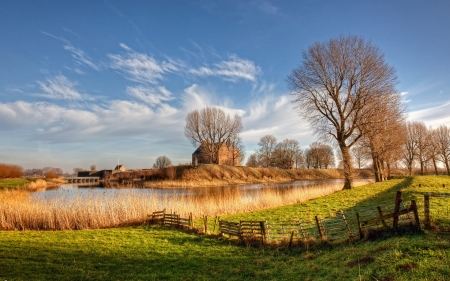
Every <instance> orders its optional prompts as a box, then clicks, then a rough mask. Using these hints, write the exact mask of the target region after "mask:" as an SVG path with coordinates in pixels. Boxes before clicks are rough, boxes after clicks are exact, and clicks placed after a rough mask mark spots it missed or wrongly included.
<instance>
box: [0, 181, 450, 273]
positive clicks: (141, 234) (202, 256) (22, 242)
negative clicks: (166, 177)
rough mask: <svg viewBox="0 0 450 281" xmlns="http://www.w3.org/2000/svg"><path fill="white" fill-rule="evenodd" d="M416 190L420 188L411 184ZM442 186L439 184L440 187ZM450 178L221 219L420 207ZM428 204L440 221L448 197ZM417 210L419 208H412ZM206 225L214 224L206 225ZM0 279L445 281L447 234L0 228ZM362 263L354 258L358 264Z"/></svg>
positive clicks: (381, 186)
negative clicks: (323, 239) (325, 238)
mask: <svg viewBox="0 0 450 281" xmlns="http://www.w3.org/2000/svg"><path fill="white" fill-rule="evenodd" d="M419 184H421V187H418V185H419ZM442 184H445V185H446V187H442ZM448 188H450V177H447V176H440V177H435V176H427V177H415V178H414V179H408V178H406V179H396V180H392V181H388V182H384V183H376V184H371V185H367V186H364V187H359V188H356V189H354V190H345V191H341V192H337V193H334V194H332V195H329V196H326V197H322V198H318V199H314V200H310V201H308V202H305V203H300V204H294V205H289V206H284V207H279V208H274V209H267V210H262V211H258V212H252V213H245V214H235V215H230V216H226V217H224V218H226V219H229V220H239V219H266V220H269V221H277V220H278V221H286V220H291V219H302V218H303V219H308V218H311V216H312V217H313V216H314V215H316V214H317V215H321V216H326V215H330V214H333V213H335V212H336V211H337V210H340V209H343V210H352V209H359V208H363V207H366V206H373V205H377V204H381V203H385V202H386V201H392V200H393V199H394V197H395V192H396V191H397V190H401V191H402V193H403V199H404V201H408V200H411V199H416V200H417V202H418V203H421V202H422V201H423V198H422V196H421V195H419V194H417V193H416V192H418V191H436V192H450V190H448ZM444 200H447V199H441V200H437V199H436V200H435V201H433V204H434V205H432V206H434V207H433V208H435V210H436V213H437V214H440V215H441V217H442V218H443V219H445V218H446V217H447V218H448V213H446V212H445V210H446V208H447V206H448V204H449V202H450V201H444ZM419 213H420V214H421V215H422V213H423V209H422V208H421V207H420V205H419ZM211 227H212V222H211V225H210V229H212V228H211ZM0 245H2V246H1V247H0V280H247V279H252V280H449V276H450V266H449V264H450V251H449V250H450V239H449V236H448V234H434V233H432V232H428V231H425V234H414V235H413V234H411V235H406V236H402V237H390V238H385V239H382V240H377V241H358V242H354V243H353V244H347V243H343V244H338V245H334V246H325V245H323V246H322V245H319V246H315V247H313V248H305V247H303V248H297V249H291V250H289V249H286V248H283V247H279V248H253V247H246V246H242V245H236V244H235V243H234V242H233V241H230V240H227V239H221V238H214V237H211V236H205V235H201V234H194V233H188V232H183V231H180V230H175V229H170V228H165V227H158V226H136V227H126V228H115V229H101V230H83V231H48V232H47V231H22V232H20V231H10V232H7V231H0ZM358 261H359V262H358Z"/></svg>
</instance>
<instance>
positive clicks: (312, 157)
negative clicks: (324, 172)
mask: <svg viewBox="0 0 450 281" xmlns="http://www.w3.org/2000/svg"><path fill="white" fill-rule="evenodd" d="M305 157H306V159H307V160H306V161H307V166H308V168H309V167H312V168H314V169H328V168H329V167H334V166H335V159H334V152H333V148H332V147H331V146H329V145H326V144H323V143H320V142H313V143H312V144H310V145H309V149H307V150H306V152H305Z"/></svg>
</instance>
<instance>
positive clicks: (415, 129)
mask: <svg viewBox="0 0 450 281" xmlns="http://www.w3.org/2000/svg"><path fill="white" fill-rule="evenodd" d="M411 125H412V133H413V139H414V142H415V146H416V148H417V149H416V156H417V160H418V161H419V164H420V174H421V175H424V174H425V169H426V166H427V165H428V159H427V154H426V151H427V150H428V146H429V142H428V129H427V126H425V124H424V123H423V122H412V123H411Z"/></svg>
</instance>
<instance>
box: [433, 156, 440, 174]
mask: <svg viewBox="0 0 450 281" xmlns="http://www.w3.org/2000/svg"><path fill="white" fill-rule="evenodd" d="M433 166H434V173H435V175H436V176H437V175H439V173H438V168H437V163H436V158H435V157H434V156H433Z"/></svg>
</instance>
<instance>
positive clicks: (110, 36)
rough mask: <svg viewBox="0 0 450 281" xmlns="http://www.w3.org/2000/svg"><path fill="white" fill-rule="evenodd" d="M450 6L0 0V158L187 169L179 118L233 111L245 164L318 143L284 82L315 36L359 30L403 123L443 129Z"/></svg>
mask: <svg viewBox="0 0 450 281" xmlns="http://www.w3.org/2000/svg"><path fill="white" fill-rule="evenodd" d="M449 12H450V2H447V1H410V0H408V1H406V0H405V1H401V0H400V1H331V0H330V1H262V0H261V1H256V0H255V1H20V0H18V1H0V162H3V163H14V164H19V165H22V166H23V167H24V168H42V167H44V166H54V167H61V168H62V169H63V170H64V171H66V172H72V169H73V168H75V167H82V168H85V169H88V168H89V166H90V165H92V164H95V165H97V168H100V169H111V168H113V167H114V165H115V164H116V163H117V161H118V159H120V163H121V164H124V165H125V166H126V167H127V168H147V167H151V166H152V164H153V163H154V161H155V158H156V157H158V156H160V155H166V156H168V157H169V158H170V159H172V161H173V162H174V163H175V164H177V163H189V162H190V159H191V153H192V152H193V151H194V147H192V145H191V144H190V142H189V141H188V140H187V139H186V138H185V136H184V123H185V117H186V115H187V113H188V112H190V111H192V110H194V109H200V108H203V107H205V106H210V105H214V106H219V107H221V108H223V109H224V110H226V111H227V112H229V113H231V114H234V113H237V114H239V115H240V116H241V117H242V120H243V126H244V130H243V132H242V137H243V140H244V144H245V146H246V149H247V156H248V155H249V154H250V153H252V152H253V151H254V150H255V148H256V147H257V142H258V140H259V138H261V137H262V136H264V135H266V134H273V135H275V137H276V138H277V139H278V140H279V141H281V140H284V139H286V138H289V139H296V140H298V141H299V142H300V144H301V146H302V147H306V146H308V145H309V144H310V143H312V142H314V141H315V140H316V136H314V135H313V134H312V130H311V128H309V126H308V124H306V123H305V122H304V121H303V120H302V119H301V118H300V117H298V115H297V114H296V112H295V111H294V110H293V107H292V104H291V102H290V100H291V97H290V95H289V91H288V89H287V85H286V81H285V80H286V76H287V75H289V74H290V72H291V71H292V69H293V68H295V67H296V66H297V65H298V64H299V63H300V62H301V53H302V51H303V50H305V49H307V48H308V46H309V45H311V44H313V43H314V42H316V41H325V40H327V39H329V38H332V37H336V36H339V35H341V34H344V35H346V34H352V35H359V36H363V37H364V38H365V39H367V40H370V41H371V42H372V43H374V44H376V45H377V46H379V47H380V49H381V50H382V51H383V52H384V54H385V59H386V61H387V63H388V64H390V65H392V66H394V67H395V68H396V70H397V76H398V78H399V83H398V85H397V89H398V91H399V92H402V93H403V98H404V101H405V103H406V104H407V107H408V113H409V115H408V116H409V117H408V118H409V120H415V121H423V122H425V123H426V124H427V125H428V126H433V127H436V126H438V125H440V124H445V125H447V126H450V114H449V111H450V33H449V32H448V30H449V29H450V17H449V16H448V13H449Z"/></svg>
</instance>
